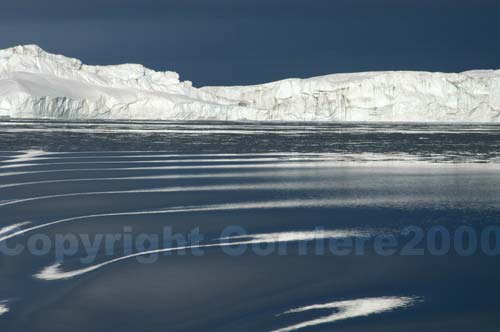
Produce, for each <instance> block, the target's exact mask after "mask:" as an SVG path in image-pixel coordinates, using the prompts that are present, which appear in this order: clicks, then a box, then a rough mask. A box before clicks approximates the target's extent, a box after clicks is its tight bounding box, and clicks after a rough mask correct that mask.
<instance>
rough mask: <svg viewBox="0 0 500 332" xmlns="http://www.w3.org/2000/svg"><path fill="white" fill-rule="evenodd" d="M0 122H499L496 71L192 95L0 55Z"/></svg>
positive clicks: (156, 79) (23, 54)
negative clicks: (3, 118) (9, 119)
mask: <svg viewBox="0 0 500 332" xmlns="http://www.w3.org/2000/svg"><path fill="white" fill-rule="evenodd" d="M0 116H9V117H13V118H57V119H162V120H261V121H265V120H275V121H277V120H288V121H305V120H307V121H419V122H430V121H433V122H500V70H479V71H468V72H464V73H460V74H446V73H429V72H368V73H356V74H334V75H328V76H321V77H314V78H309V79H287V80H282V81H278V82H273V83H268V84H262V85H254V86H233V87H203V88H195V87H193V86H192V84H191V82H189V81H184V82H181V81H180V80H179V75H178V74H177V73H175V72H156V71H153V70H150V69H147V68H145V67H143V66H141V65H136V64H124V65H115V66H88V65H84V64H82V62H81V61H79V60H77V59H72V58H67V57H64V56H62V55H54V54H50V53H47V52H45V51H43V50H42V49H41V48H39V47H38V46H35V45H27V46H17V47H13V48H9V49H5V50H0Z"/></svg>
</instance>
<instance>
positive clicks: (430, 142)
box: [0, 120, 500, 332]
mask: <svg viewBox="0 0 500 332" xmlns="http://www.w3.org/2000/svg"><path fill="white" fill-rule="evenodd" d="M0 151H1V152H0V247H1V248H0V331H2V332H3V331H26V332H29V331H51V332H54V331H82V332H83V331H169V332H170V331H280V332H284V331H363V332H366V331H440V332H441V331H453V332H460V331H475V332H483V331H484V332H486V331H499V330H500V317H499V316H498V312H500V284H499V282H498V281H499V280H500V265H499V256H498V255H499V254H500V231H499V221H500V126H498V125H467V124H464V125H425V124H369V123H361V124H349V123H348V124H326V123H317V124H314V123H307V124H304V123H220V122H98V121H96V122H85V123H82V122H51V121H35V120H10V121H4V122H0ZM170 235H172V236H170ZM189 236H190V237H189Z"/></svg>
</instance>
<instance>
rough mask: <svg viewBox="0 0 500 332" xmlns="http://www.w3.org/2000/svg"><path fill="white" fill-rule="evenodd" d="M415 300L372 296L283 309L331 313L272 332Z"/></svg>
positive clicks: (392, 307) (401, 305)
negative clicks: (330, 311)
mask: <svg viewBox="0 0 500 332" xmlns="http://www.w3.org/2000/svg"><path fill="white" fill-rule="evenodd" d="M415 301H417V298H415V297H374V298H365V299H357V300H348V301H339V302H330V303H324V304H315V305H310V306H305V307H300V308H296V309H291V310H288V311H285V312H284V313H283V314H282V315H285V314H294V313H299V312H305V311H314V310H324V309H331V310H332V313H331V314H329V315H326V316H321V317H319V318H316V319H311V320H308V321H305V322H302V323H298V324H294V325H290V326H287V327H284V328H280V329H278V330H274V331H272V332H289V331H295V330H301V329H305V328H309V327H311V326H316V325H321V324H327V323H333V322H336V321H339V320H344V319H350V318H356V317H364V316H369V315H373V314H379V313H383V312H389V311H392V310H395V309H400V308H404V307H408V306H410V305H412V304H413V303H414V302H415Z"/></svg>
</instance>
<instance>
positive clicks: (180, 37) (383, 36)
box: [0, 0, 500, 86]
mask: <svg viewBox="0 0 500 332" xmlns="http://www.w3.org/2000/svg"><path fill="white" fill-rule="evenodd" d="M27 43H36V44H38V45H40V46H41V47H42V48H44V49H46V50H47V51H50V52H54V53H61V54H65V55H68V56H72V57H77V58H79V59H81V60H83V61H84V62H85V63H88V64H115V63H124V62H135V63H142V64H144V65H146V66H148V67H150V68H153V69H157V70H175V71H177V72H179V73H180V74H181V77H182V79H188V80H191V81H193V82H194V84H195V85H196V86H201V85H233V84H251V83H260V82H267V81H272V80H277V79H282V78H287V77H309V76H316V75H322V74H329V73H338V72H356V71H367V70H430V71H462V70H467V69H487V68H488V69H489V68H500V0H248V1H245V0H164V1H161V0H50V1H47V0H1V4H0V48H6V47H10V46H14V45H18V44H27Z"/></svg>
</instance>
